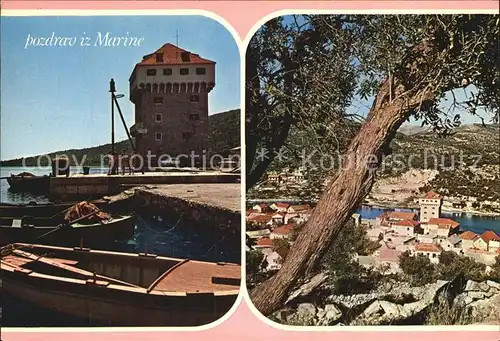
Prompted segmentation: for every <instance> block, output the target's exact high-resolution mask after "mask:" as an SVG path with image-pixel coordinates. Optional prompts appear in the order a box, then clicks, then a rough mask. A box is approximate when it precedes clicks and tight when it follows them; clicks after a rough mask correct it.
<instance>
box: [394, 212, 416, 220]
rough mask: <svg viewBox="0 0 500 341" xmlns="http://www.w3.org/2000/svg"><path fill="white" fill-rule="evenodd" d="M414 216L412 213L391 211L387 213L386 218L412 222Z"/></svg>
mask: <svg viewBox="0 0 500 341" xmlns="http://www.w3.org/2000/svg"><path fill="white" fill-rule="evenodd" d="M416 216H417V215H416V214H415V213H413V212H396V211H392V212H389V213H387V218H388V219H393V220H413V219H415V218H416Z"/></svg>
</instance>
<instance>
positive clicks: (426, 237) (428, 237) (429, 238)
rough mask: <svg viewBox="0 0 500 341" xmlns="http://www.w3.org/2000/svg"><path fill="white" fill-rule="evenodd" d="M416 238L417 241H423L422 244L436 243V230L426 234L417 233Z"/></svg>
mask: <svg viewBox="0 0 500 341" xmlns="http://www.w3.org/2000/svg"><path fill="white" fill-rule="evenodd" d="M417 240H418V242H419V243H424V244H438V236H437V232H433V233H428V234H418V235H417Z"/></svg>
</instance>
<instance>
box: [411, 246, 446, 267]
mask: <svg viewBox="0 0 500 341" xmlns="http://www.w3.org/2000/svg"><path fill="white" fill-rule="evenodd" d="M441 252H442V249H441V247H440V246H439V245H436V244H424V243H419V244H416V245H415V252H414V254H415V255H416V256H425V257H428V258H429V260H430V261H431V263H434V264H437V263H439V255H440V254H441Z"/></svg>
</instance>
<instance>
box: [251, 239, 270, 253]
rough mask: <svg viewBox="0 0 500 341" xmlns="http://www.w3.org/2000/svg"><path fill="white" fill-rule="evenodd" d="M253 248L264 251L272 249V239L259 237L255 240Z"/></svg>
mask: <svg viewBox="0 0 500 341" xmlns="http://www.w3.org/2000/svg"><path fill="white" fill-rule="evenodd" d="M253 248H254V249H256V250H257V249H259V250H261V252H264V251H263V250H264V249H272V248H273V241H272V239H271V238H261V239H259V240H257V243H256V244H255V245H254V246H253Z"/></svg>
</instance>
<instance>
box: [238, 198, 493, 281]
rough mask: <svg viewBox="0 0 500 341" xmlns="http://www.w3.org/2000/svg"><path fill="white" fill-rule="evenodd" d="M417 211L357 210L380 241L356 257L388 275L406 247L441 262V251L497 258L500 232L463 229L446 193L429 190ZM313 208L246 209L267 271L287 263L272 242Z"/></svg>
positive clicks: (489, 260)
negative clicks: (446, 212)
mask: <svg viewBox="0 0 500 341" xmlns="http://www.w3.org/2000/svg"><path fill="white" fill-rule="evenodd" d="M418 204H419V207H420V208H419V213H418V214H417V213H414V212H404V211H396V210H386V211H384V212H383V213H382V214H381V215H379V216H378V217H377V218H376V219H363V218H361V216H360V214H358V213H355V214H353V215H352V219H353V220H354V223H355V224H356V225H357V226H360V225H361V226H363V227H364V228H365V230H366V234H367V236H368V237H369V238H370V239H371V240H373V241H377V242H378V243H379V244H380V247H379V248H378V249H377V250H376V251H375V252H374V253H373V254H371V255H358V256H357V260H358V262H359V264H360V265H363V266H365V267H373V268H375V267H377V266H380V265H385V266H387V267H388V268H389V271H388V272H389V273H391V272H392V273H397V272H400V271H401V269H400V268H399V264H398V262H399V256H400V255H401V254H402V253H403V252H405V251H408V252H409V253H410V254H411V255H412V256H419V255H421V256H425V257H428V258H429V259H430V261H431V262H432V263H438V262H439V255H440V254H441V253H442V252H443V251H453V252H455V253H457V254H459V255H464V256H468V257H471V258H473V259H475V260H476V261H478V262H481V263H484V264H486V265H487V266H489V265H492V264H493V263H494V262H495V257H496V256H497V255H499V254H500V236H498V235H497V234H496V233H495V232H493V231H491V230H488V231H485V232H483V233H482V234H476V233H474V232H472V231H468V230H464V229H463V227H462V226H461V225H460V223H459V222H457V221H454V220H452V219H449V218H444V217H441V209H442V205H443V197H442V196H440V195H439V194H437V193H435V192H428V193H427V194H426V195H424V196H422V197H421V198H419V199H418ZM312 211H313V207H311V205H309V204H289V203H285V202H276V203H272V204H266V203H260V204H255V205H253V206H252V207H250V208H249V209H247V211H246V220H247V233H246V235H247V251H250V250H257V251H259V252H262V253H263V254H264V255H265V259H266V260H267V270H268V271H270V270H277V269H279V268H280V266H281V265H280V264H281V262H282V261H283V259H282V258H281V256H280V255H279V254H278V253H277V252H276V251H275V246H274V243H273V240H274V239H276V238H283V239H285V240H289V239H290V236H291V234H292V233H293V231H294V229H295V228H296V227H297V226H299V225H301V224H304V223H305V222H307V220H308V219H309V217H310V216H311V213H312Z"/></svg>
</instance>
